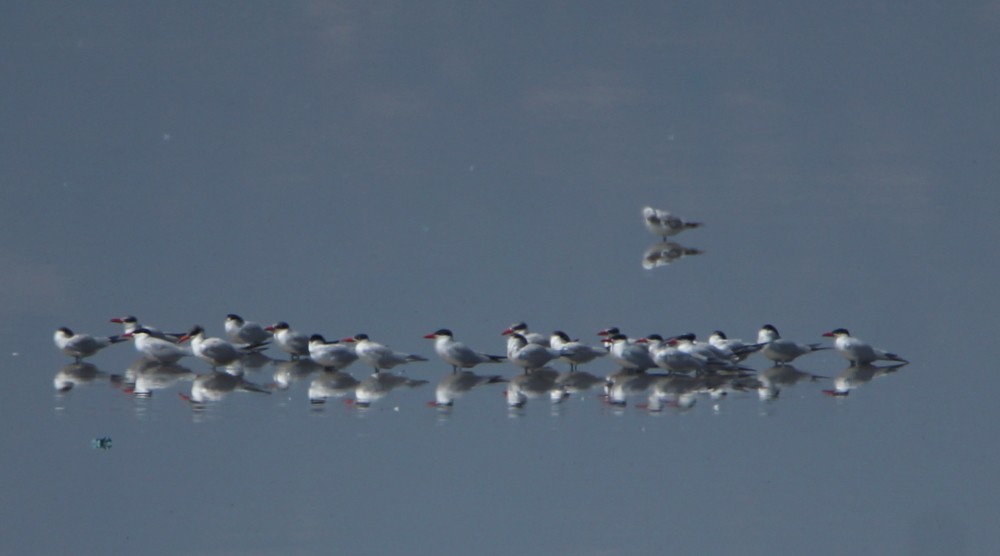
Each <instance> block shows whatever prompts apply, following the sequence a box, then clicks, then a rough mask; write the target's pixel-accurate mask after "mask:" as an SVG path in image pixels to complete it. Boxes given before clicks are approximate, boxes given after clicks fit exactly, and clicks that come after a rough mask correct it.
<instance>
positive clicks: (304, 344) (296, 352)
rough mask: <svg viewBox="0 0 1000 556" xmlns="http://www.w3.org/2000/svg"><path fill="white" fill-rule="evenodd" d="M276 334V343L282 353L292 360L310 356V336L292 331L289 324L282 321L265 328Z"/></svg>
mask: <svg viewBox="0 0 1000 556" xmlns="http://www.w3.org/2000/svg"><path fill="white" fill-rule="evenodd" d="M264 330H265V331H266V332H270V333H272V334H274V341H275V342H277V343H278V347H279V348H281V351H283V352H285V353H287V354H289V355H291V356H292V359H298V358H299V357H303V356H308V355H309V336H306V335H305V334H303V333H301V332H296V331H294V330H292V328H291V327H290V326H288V323H287V322H285V321H281V322H278V323H275V324H273V325H271V326H268V327H266V328H264Z"/></svg>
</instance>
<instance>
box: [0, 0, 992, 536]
mask: <svg viewBox="0 0 1000 556" xmlns="http://www.w3.org/2000/svg"><path fill="white" fill-rule="evenodd" d="M366 6H367V5H366ZM699 6H700V5H694V4H692V5H691V6H686V5H682V4H671V5H669V6H663V7H651V6H647V7H644V8H642V9H636V10H635V11H628V10H621V9H619V8H617V7H616V8H615V9H614V10H606V11H601V10H599V9H596V8H587V9H585V8H579V9H573V10H567V9H565V6H561V7H560V9H559V10H547V9H539V8H537V7H533V8H532V9H533V10H538V11H537V13H535V12H533V13H534V17H524V14H523V13H521V12H520V11H517V10H508V9H504V8H503V7H485V8H484V7H478V8H473V7H465V8H463V7H460V6H455V7H450V8H449V7H445V6H439V7H438V9H435V10H426V11H425V10H418V9H416V8H408V7H406V6H395V7H393V6H391V5H385V6H383V8H384V9H375V8H374V7H371V8H370V7H361V6H351V5H341V4H328V3H315V4H309V3H306V4H298V5H295V6H292V7H284V8H273V7H271V8H269V9H267V10H266V11H261V10H263V8H261V9H260V10H247V11H246V13H243V14H241V18H239V19H238V21H237V20H234V19H233V17H232V15H233V14H231V13H228V12H227V11H223V9H222V8H221V7H201V8H198V10H199V11H189V9H187V8H183V7H169V8H168V7H161V8H157V11H156V13H152V14H150V13H145V12H141V10H138V8H126V9H121V10H118V11H114V12H100V13H98V12H96V11H94V10H92V9H90V8H85V7H73V8H72V9H70V8H67V10H68V11H58V13H57V11H56V10H54V9H50V8H48V7H41V6H22V7H20V8H17V9H15V10H12V12H13V13H11V14H9V16H10V17H9V18H7V19H6V21H5V23H7V25H5V28H7V30H8V31H10V32H8V33H2V34H0V37H2V38H0V41H3V42H4V44H7V45H8V46H11V48H9V49H7V50H8V51H10V52H16V53H18V54H17V55H15V56H13V58H12V59H11V60H10V62H9V63H8V64H7V65H5V66H4V67H3V68H0V72H2V73H3V75H4V77H6V78H7V79H4V82H5V83H13V84H16V86H11V87H9V88H8V89H6V90H5V91H4V92H3V93H0V94H2V95H4V97H3V98H4V100H5V102H4V103H0V106H3V107H4V108H2V110H4V111H5V113H6V115H7V116H8V117H7V118H5V120H6V121H7V122H8V124H7V125H5V126H4V127H3V129H0V141H2V143H3V144H4V145H6V146H7V152H8V153H13V154H12V155H11V156H8V157H7V158H8V159H9V160H8V161H7V163H6V164H4V165H2V169H0V179H2V180H3V187H2V188H0V221H2V222H3V226H4V229H5V232H6V233H5V234H3V236H4V237H2V238H0V261H2V262H3V268H4V272H3V273H2V274H0V304H2V306H3V310H4V315H5V318H4V319H0V358H2V359H0V360H2V361H4V365H3V369H4V376H5V380H6V384H5V387H4V388H2V389H0V407H2V408H3V412H4V417H5V418H6V420H7V422H8V426H7V427H4V429H3V432H2V433H0V435H2V436H0V441H2V442H3V444H4V445H5V446H6V447H7V449H5V450H3V451H0V468H2V469H3V470H4V471H5V472H4V473H3V474H2V478H0V488H2V490H3V492H4V496H3V497H2V500H3V501H2V503H0V553H3V554H8V553H9V554H52V553H75V554H86V553H90V554H108V553H137V552H142V553H145V554H154V555H158V554H165V555H166V554H205V555H209V554H211V555H217V554H282V555H284V554H316V553H330V552H339V551H345V550H350V551H351V552H352V553H360V554H393V553H407V554H441V553H477V554H510V553H512V552H524V553H531V554H566V555H569V554H573V555H580V554H593V555H608V554H660V553H664V552H673V553H680V554H686V553H694V552H704V553H733V552H739V553H742V554H774V553H809V554H844V553H866V554H869V553H883V554H941V553H950V554H956V555H957V554H989V553H991V550H992V549H993V548H994V547H995V546H997V545H1000V532H998V531H997V528H996V527H995V523H996V521H997V518H998V516H1000V502H998V500H1000V492H998V490H1000V486H998V483H997V481H995V480H994V475H995V465H994V462H995V461H997V458H998V456H1000V454H998V449H997V444H996V442H994V441H993V439H992V435H991V434H990V432H991V423H994V422H996V421H997V419H998V417H1000V416H998V410H997V406H996V404H995V403H994V402H993V392H994V390H995V388H994V387H993V386H994V384H995V383H996V372H995V369H993V359H994V358H993V357H992V352H991V351H990V349H989V346H992V345H993V340H992V335H993V333H994V330H995V328H996V326H995V320H996V319H995V318H993V315H995V314H997V312H998V306H997V297H996V295H995V289H996V288H995V284H996V279H997V277H998V274H1000V273H998V272H997V265H996V263H995V262H994V261H993V259H992V258H991V257H990V256H989V252H988V249H989V246H991V245H992V244H993V243H994V242H995V240H996V239H998V233H997V232H998V229H997V226H996V218H997V216H998V214H997V207H1000V193H998V192H997V189H996V188H995V187H992V181H993V180H994V178H995V176H996V175H997V174H998V170H1000V168H997V164H996V162H997V160H996V156H995V153H996V150H997V149H996V147H997V144H998V142H997V136H996V129H1000V126H998V125H997V123H998V122H996V111H995V110H992V102H993V98H992V96H990V95H989V94H984V92H988V91H993V90H996V83H994V81H995V79H996V78H995V77H993V76H992V75H991V74H988V72H987V73H984V72H982V71H980V69H981V68H983V67H993V66H995V65H996V64H995V61H996V60H995V58H996V54H997V52H998V48H997V46H998V45H997V44H996V37H997V36H1000V33H997V31H998V29H997V21H998V20H997V18H996V17H993V15H991V14H992V13H993V12H994V11H995V10H992V11H991V9H990V8H989V6H987V5H985V4H984V5H982V6H979V7H978V8H962V9H957V8H956V9H949V10H942V9H941V8H939V7H936V6H933V5H925V4H920V3H918V4H914V5H912V6H911V5H907V6H905V7H885V6H868V5H867V4H864V5H861V4H859V5H858V6H855V7H856V8H857V9H858V11H856V12H852V11H844V12H840V11H839V9H837V10H829V9H827V8H818V7H813V8H806V7H801V6H799V5H798V4H795V5H792V4H788V5H781V4H779V5H776V6H774V7H773V8H774V11H773V12H770V11H768V10H758V9H756V8H755V9H754V10H752V11H746V12H744V11H742V10H743V9H742V8H741V7H739V6H736V5H734V6H728V7H724V8H723V7H720V8H718V9H712V10H709V9H706V8H702V7H699ZM201 10H204V11H201ZM776 14H781V17H776ZM154 16H155V17H154ZM154 22H155V23H154ZM802 30H808V32H806V31H802ZM887 30H888V31H887ZM931 45H933V48H932V47H931ZM917 59H919V60H921V63H920V64H915V63H914V60H917ZM644 205H653V206H657V207H662V208H667V209H670V210H672V211H674V212H676V213H677V214H679V215H681V216H683V217H685V218H689V219H694V220H698V221H702V222H704V223H705V226H704V227H702V228H698V229H695V230H689V231H685V232H684V233H682V234H680V235H678V236H675V237H673V238H670V239H671V240H672V241H675V242H676V243H677V244H679V245H682V246H683V247H685V248H689V249H697V250H699V251H702V252H701V253H700V254H697V255H695V254H690V255H686V256H684V257H681V258H678V259H676V260H673V261H672V262H671V263H670V264H669V265H663V266H658V267H654V268H644V266H643V265H644V262H646V263H647V266H650V265H649V264H648V259H647V257H646V255H647V253H648V252H649V249H650V248H651V247H653V246H655V245H656V244H657V243H659V242H660V241H659V238H654V237H653V236H651V235H649V234H648V233H647V232H646V230H645V229H644V228H643V225H642V221H641V218H640V216H639V213H640V209H641V208H642V207H643V206H644ZM675 251H676V249H675ZM654 256H655V254H654ZM659 260H663V259H662V258H661V259H659ZM234 312H235V313H239V314H241V315H242V316H244V317H246V318H247V319H249V320H254V321H258V322H262V323H265V324H270V323H272V322H276V321H279V320H285V321H288V322H289V323H291V325H292V327H293V328H295V329H297V330H301V331H304V332H310V333H311V332H319V333H322V334H324V335H325V336H326V337H328V338H340V337H344V336H347V335H353V334H355V333H358V332H366V333H368V334H370V335H371V336H372V337H373V338H374V339H376V340H380V341H383V342H386V343H388V344H390V345H392V346H393V347H394V348H396V349H400V350H403V351H407V352H414V353H419V354H422V355H424V356H427V357H429V358H430V361H429V362H427V363H418V364H412V365H408V366H407V367H406V370H405V373H406V376H408V377H411V378H413V379H421V380H427V381H429V384H427V385H424V386H418V387H415V388H412V389H402V390H395V391H393V392H391V393H390V394H389V395H388V396H386V397H385V398H383V399H380V400H378V401H375V402H374V403H372V404H371V406H370V407H369V408H367V409H364V408H359V407H358V406H357V404H353V405H352V404H347V403H344V402H343V401H342V400H341V399H337V398H333V399H329V400H328V401H327V402H326V403H325V404H322V405H318V404H312V403H310V400H309V396H308V386H309V382H310V381H311V380H312V379H313V378H315V377H316V376H317V374H318V373H316V372H314V373H311V374H308V375H306V376H299V375H296V374H294V373H291V374H284V373H282V372H279V374H278V377H277V381H278V382H282V383H284V382H285V381H290V382H288V386H287V389H281V388H273V389H270V385H271V384H272V383H275V382H276V378H275V372H276V371H279V370H283V371H287V369H279V368H278V367H277V366H276V365H275V364H274V363H270V362H266V363H264V364H263V365H262V366H259V367H257V368H255V369H251V370H248V371H247V373H246V379H247V380H249V381H251V382H253V383H255V384H257V385H260V386H263V387H268V388H269V391H270V393H269V394H268V393H261V392H232V393H230V394H227V395H225V396H223V397H222V398H221V399H220V400H218V401H214V402H208V403H205V404H192V403H190V402H189V401H186V400H185V399H183V396H181V394H183V395H185V396H191V394H192V392H191V388H192V384H193V382H191V381H192V380H193V377H191V376H188V375H187V374H186V373H185V372H184V371H183V370H181V371H180V372H177V373H174V375H171V376H166V377H165V376H156V377H147V378H149V381H146V382H142V383H140V384H137V386H138V387H134V386H131V383H130V382H129V380H128V379H127V377H128V376H129V367H130V365H132V363H133V362H134V360H135V357H136V355H135V352H134V350H133V349H132V347H131V346H130V345H129V344H123V345H115V346H112V347H110V348H108V349H107V350H105V351H103V352H101V353H99V354H97V355H96V356H94V357H92V358H90V359H88V360H87V362H88V363H91V364H93V365H94V366H95V367H96V369H94V368H90V367H84V368H77V369H75V371H76V372H64V373H62V375H60V372H61V370H62V369H64V368H65V366H66V365H67V364H68V363H70V361H69V360H68V359H67V358H66V357H64V356H63V355H62V354H60V353H59V352H58V351H56V350H55V348H54V346H53V345H52V340H51V337H52V332H53V331H54V330H55V328H56V327H59V326H69V327H70V328H73V329H74V330H79V331H81V332H87V333H91V334H113V333H118V332H119V331H120V330H121V329H120V327H119V326H118V325H113V324H111V323H109V322H108V319H110V318H111V317H120V316H123V315H126V314H135V315H137V316H138V317H139V318H140V320H141V321H143V322H146V323H148V324H151V325H155V326H158V327H160V328H162V329H168V330H175V329H176V330H185V329H188V328H189V327H191V326H192V325H194V324H201V325H204V326H205V327H206V329H207V330H208V332H209V334H211V335H221V334H222V321H223V319H224V318H225V315H226V314H227V313H234ZM520 320H524V321H527V322H528V323H529V324H530V325H531V327H532V329H533V330H535V331H538V332H543V333H548V332H550V331H552V330H556V329H560V330H565V331H566V332H567V333H569V334H570V335H571V336H574V337H580V338H581V339H583V340H585V341H587V342H590V343H595V344H596V343H597V339H598V338H597V336H596V332H597V331H598V330H600V329H602V328H605V327H609V326H618V327H621V328H622V329H623V330H624V331H625V332H626V333H628V334H630V335H631V336H642V335H647V334H651V333H659V334H663V335H674V334H680V333H684V332H689V331H693V332H697V333H698V334H699V335H700V336H701V337H704V336H707V334H708V333H710V332H711V331H712V330H715V329H722V330H724V331H726V332H727V333H729V334H730V335H731V336H733V337H743V338H744V339H752V338H753V336H754V335H755V333H756V330H757V328H758V327H760V326H761V325H762V324H764V323H772V324H774V325H776V326H777V327H778V329H779V330H781V332H782V333H783V335H784V336H785V337H787V338H790V339H794V340H796V341H800V342H823V341H824V338H822V337H821V334H822V333H823V332H826V331H828V330H831V329H833V328H837V327H846V328H849V329H850V330H851V331H852V332H854V333H855V334H856V335H858V336H859V337H862V338H864V339H866V340H868V341H870V342H871V343H873V344H875V345H876V346H879V347H884V348H886V349H889V350H891V351H895V352H897V353H899V354H901V355H903V356H904V357H906V358H907V359H908V360H909V361H911V364H909V365H907V366H905V367H902V368H900V369H899V370H898V371H897V372H894V373H889V374H885V375H884V376H879V377H877V378H876V377H872V380H870V381H866V380H865V379H866V378H868V377H866V376H863V375H862V376H854V377H846V378H851V379H852V380H854V382H851V385H853V386H856V387H855V388H854V389H852V390H851V392H850V394H849V395H847V396H829V395H826V394H824V392H823V391H824V390H829V389H832V388H835V384H836V383H835V380H834V379H835V378H836V377H838V376H841V375H842V374H844V371H845V370H848V371H849V369H845V368H846V364H845V362H844V360H843V359H841V358H840V357H839V356H838V355H837V354H835V353H833V352H830V351H823V352H818V353H815V354H811V355H809V356H806V357H803V358H802V359H801V360H800V361H799V362H797V363H796V364H797V367H798V368H799V369H801V370H802V371H804V372H807V373H811V374H815V375H822V376H824V377H830V378H824V379H820V380H817V381H802V382H798V383H796V384H794V385H792V386H787V387H784V388H782V389H781V393H780V395H778V396H777V397H776V398H772V399H761V396H760V395H759V394H758V392H756V391H746V392H731V393H729V394H728V395H727V396H725V397H724V398H722V399H719V400H713V399H710V398H707V397H704V396H702V397H699V398H698V399H697V402H696V403H695V404H694V406H693V407H690V408H688V409H681V408H678V407H667V408H665V409H664V410H663V411H660V412H650V411H649V410H648V408H643V407H641V405H642V404H643V403H644V402H645V401H646V400H644V399H643V398H642V396H636V397H633V398H630V399H629V400H628V403H627V404H626V405H625V406H624V407H614V406H609V405H607V404H605V403H603V401H602V399H601V398H600V396H599V391H597V390H592V391H589V392H587V393H584V394H580V395H574V396H572V397H570V398H569V399H567V400H565V401H564V402H563V403H561V404H555V405H554V404H553V403H551V402H550V401H549V400H547V399H532V400H529V401H528V402H527V404H526V405H525V407H523V408H520V409H510V408H508V407H507V402H506V399H505V397H504V396H503V392H504V385H487V386H483V387H481V388H479V389H477V390H473V391H471V392H469V393H468V394H466V395H465V396H464V397H462V398H460V399H458V400H457V401H456V402H455V404H454V406H453V407H452V408H450V409H447V410H443V409H440V408H434V407H428V405H427V402H428V401H430V400H433V399H434V397H435V395H434V385H435V384H436V383H437V382H438V381H439V380H441V379H442V378H443V377H444V376H446V375H447V374H448V373H450V369H449V368H448V367H447V366H446V365H444V364H443V363H442V362H440V361H439V360H437V359H436V358H435V357H434V354H433V349H432V346H431V344H430V342H429V341H427V340H424V339H423V338H422V336H423V335H424V334H427V333H429V332H431V331H433V330H436V329H438V328H441V327H448V328H450V329H452V330H453V331H454V332H455V335H456V337H457V338H459V339H461V340H462V341H464V342H466V343H468V344H469V345H470V346H473V347H474V348H476V349H477V350H481V351H486V352H490V353H503V352H504V346H505V344H504V340H503V338H502V336H500V331H501V330H503V329H504V328H505V327H507V326H509V325H510V324H511V323H513V322H516V321H520ZM267 353H268V354H269V355H271V356H272V357H277V358H280V357H281V355H280V353H279V352H278V351H277V350H276V349H274V348H272V349H270V350H268V352H267ZM181 363H182V365H184V366H186V367H187V368H188V369H189V370H190V371H192V372H193V373H194V374H197V375H205V374H207V373H208V371H209V368H208V366H207V365H206V364H204V363H202V362H200V361H197V360H191V359H185V360H182V362H181ZM747 363H748V364H749V365H750V366H751V367H753V368H754V369H756V370H757V371H759V372H763V371H765V369H767V368H768V367H769V366H770V365H769V364H767V363H766V362H765V361H764V360H763V359H761V358H760V356H753V357H751V358H750V359H749V360H748V361H747ZM557 367H558V368H559V370H565V369H564V367H563V366H562V365H557ZM584 370H587V371H589V372H592V373H594V374H598V375H605V374H608V373H611V372H613V371H614V370H615V368H614V366H613V365H612V364H611V363H610V362H608V361H600V362H595V363H593V364H591V365H589V366H588V367H586V368H585V369H584ZM70 371H72V369H70ZM477 371H480V372H484V373H485V372H490V373H493V372H496V373H500V374H503V375H504V376H506V377H508V378H511V377H513V376H515V375H516V373H517V372H518V370H517V369H515V368H514V367H513V366H511V365H507V364H503V365H495V366H490V367H480V368H478V369H477ZM348 372H350V373H351V374H352V375H353V376H354V377H355V378H356V379H358V380H362V379H364V378H365V376H366V375H367V371H366V370H364V369H363V368H361V366H360V365H357V364H356V365H355V366H353V367H351V368H349V369H348ZM88 376H89V377H91V378H92V380H89V381H86V380H84V379H86V378H88ZM63 379H68V380H71V381H77V380H79V381H80V383H78V384H75V385H74V386H73V388H72V389H70V390H69V391H67V392H62V393H60V392H57V389H56V387H55V384H56V381H57V380H63ZM133 388H134V389H135V390H133V391H132V392H131V393H130V392H129V390H130V389H133ZM147 389H148V390H149V391H150V392H151V395H150V396H148V397H140V396H137V395H136V394H135V391H139V392H145V391H146V390H147ZM103 437H109V438H111V439H112V443H111V447H110V448H109V449H100V448H96V449H95V448H94V447H92V442H93V440H94V439H98V438H103Z"/></svg>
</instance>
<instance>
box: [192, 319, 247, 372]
mask: <svg viewBox="0 0 1000 556" xmlns="http://www.w3.org/2000/svg"><path fill="white" fill-rule="evenodd" d="M189 339H190V340H191V351H192V352H193V353H194V355H195V357H198V358H199V359H201V360H203V361H206V362H208V364H209V365H211V366H212V368H213V369H214V368H216V367H225V366H227V365H230V364H232V363H236V362H238V361H240V360H241V359H243V357H245V356H246V355H247V353H248V352H247V351H244V350H243V349H240V348H237V347H236V346H234V345H233V344H231V343H229V342H227V341H225V340H223V339H222V338H206V337H205V329H204V328H202V327H201V326H195V327H194V328H192V329H191V331H190V332H188V333H187V334H185V335H183V336H181V338H180V339H179V340H177V343H183V342H185V341H187V340H189Z"/></svg>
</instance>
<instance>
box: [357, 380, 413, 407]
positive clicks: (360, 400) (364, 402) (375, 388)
mask: <svg viewBox="0 0 1000 556" xmlns="http://www.w3.org/2000/svg"><path fill="white" fill-rule="evenodd" d="M424 384H427V381H426V380H416V379H411V378H406V377H405V376H400V375H397V374H394V373H382V372H375V373H374V374H372V375H371V376H370V377H368V378H366V379H364V380H362V381H361V383H360V384H358V386H357V387H356V388H355V389H354V400H355V401H354V404H355V405H357V406H359V407H368V406H369V405H371V404H372V402H375V401H377V400H380V399H382V398H384V397H385V396H387V395H388V394H389V392H392V391H393V390H395V389H397V388H402V387H404V386H405V387H408V388H415V387H417V386H422V385H424Z"/></svg>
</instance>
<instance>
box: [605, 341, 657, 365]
mask: <svg viewBox="0 0 1000 556" xmlns="http://www.w3.org/2000/svg"><path fill="white" fill-rule="evenodd" d="M608 341H609V342H610V343H611V350H610V352H609V355H610V356H611V358H612V359H614V360H615V362H616V363H618V364H619V365H621V366H622V368H624V369H627V370H629V371H635V372H642V371H645V370H646V369H652V368H653V367H655V366H656V363H655V362H654V361H653V357H652V356H651V355H650V354H649V348H648V347H647V346H646V345H645V344H644V343H630V342H629V340H628V337H627V336H625V335H624V334H614V335H612V336H610V337H609V338H608Z"/></svg>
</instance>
